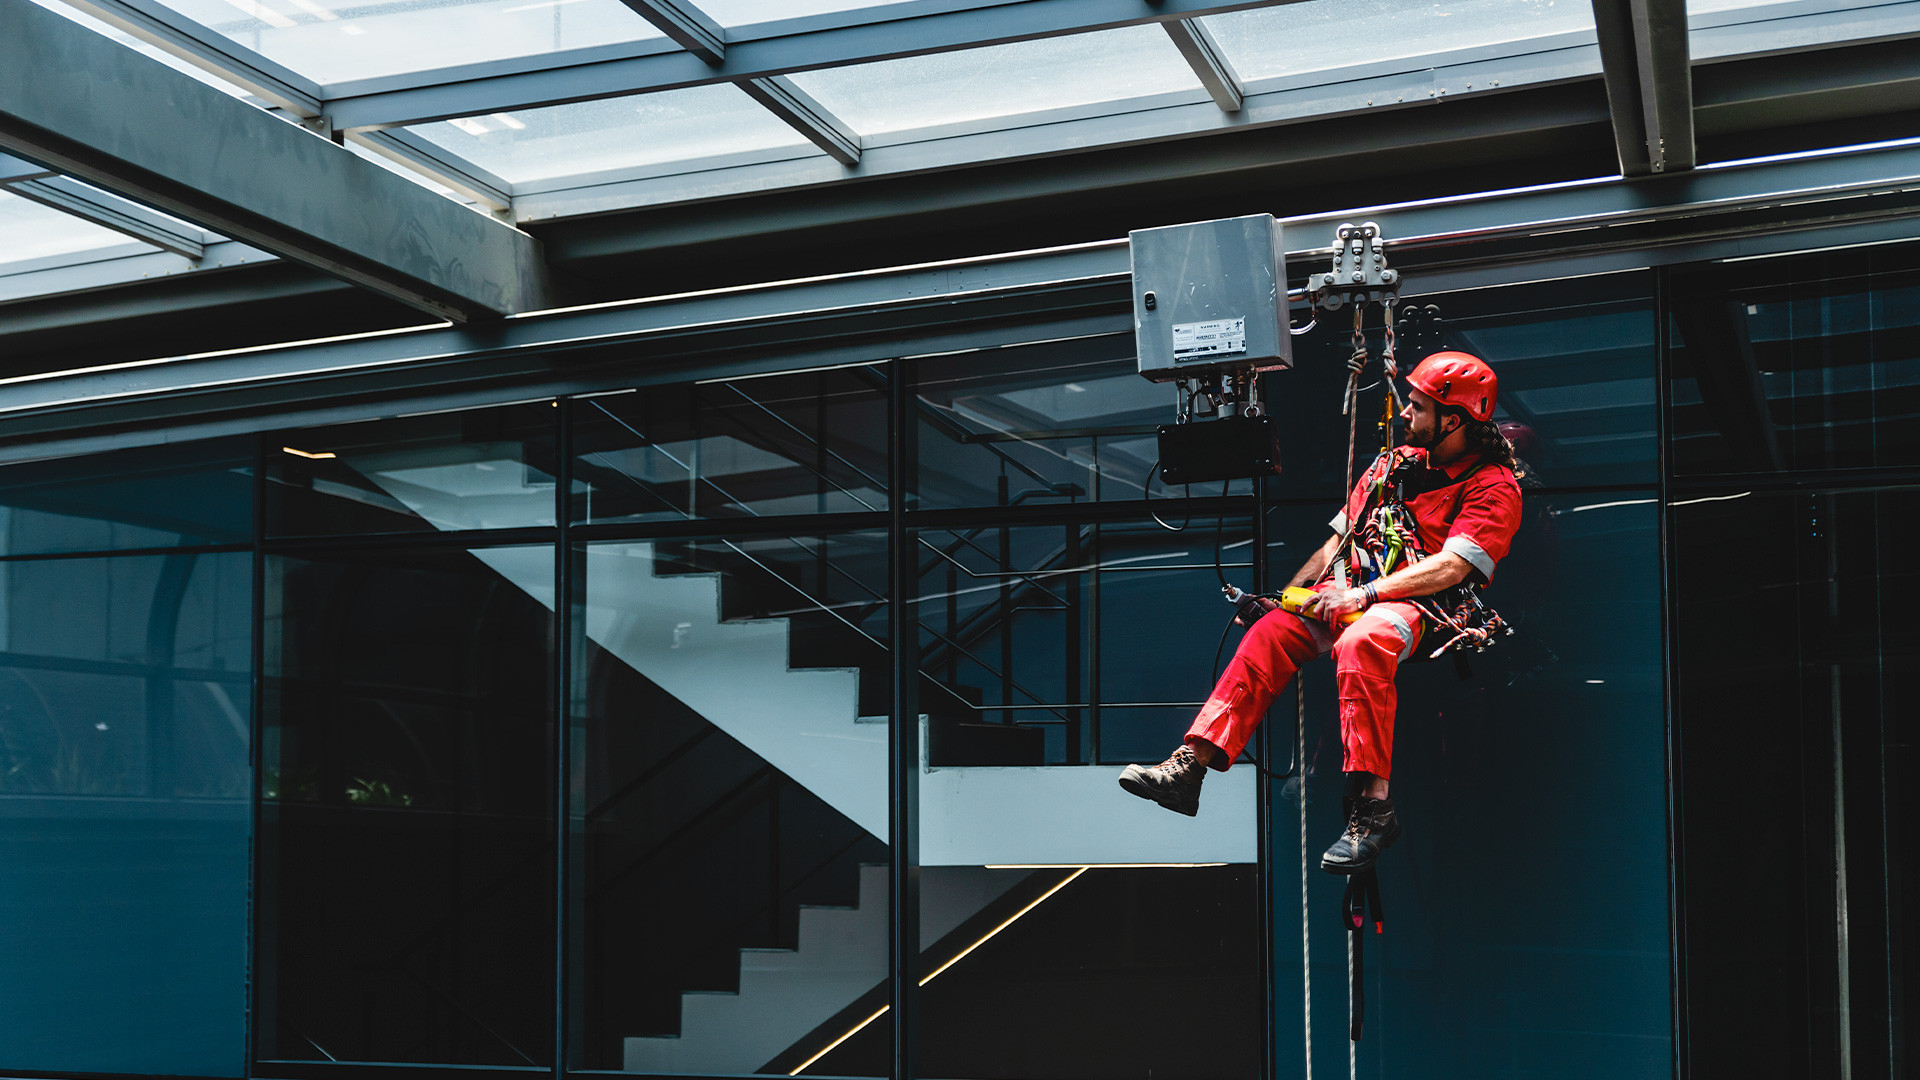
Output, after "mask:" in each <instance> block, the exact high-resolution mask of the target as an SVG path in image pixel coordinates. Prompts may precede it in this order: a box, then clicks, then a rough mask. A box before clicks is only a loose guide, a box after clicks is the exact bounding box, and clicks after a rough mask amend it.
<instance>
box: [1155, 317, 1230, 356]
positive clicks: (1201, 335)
mask: <svg viewBox="0 0 1920 1080" xmlns="http://www.w3.org/2000/svg"><path fill="white" fill-rule="evenodd" d="M1246 351H1247V320H1246V319H1244V318H1242V319H1210V320H1208V321H1207V322H1190V323H1174V324H1173V359H1174V361H1175V362H1179V361H1181V360H1204V359H1207V358H1209V357H1214V356H1232V355H1233V354H1234V353H1243V352H1246Z"/></svg>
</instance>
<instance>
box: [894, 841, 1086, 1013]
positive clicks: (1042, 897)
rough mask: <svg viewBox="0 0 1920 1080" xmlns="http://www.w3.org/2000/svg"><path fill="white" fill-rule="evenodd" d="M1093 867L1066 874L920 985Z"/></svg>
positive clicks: (935, 970)
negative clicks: (1056, 883)
mask: <svg viewBox="0 0 1920 1080" xmlns="http://www.w3.org/2000/svg"><path fill="white" fill-rule="evenodd" d="M1063 869H1064V868H1063ZM1091 869H1093V868H1092V867H1090V866H1082V867H1080V868H1079V869H1078V870H1075V871H1074V872H1073V873H1071V874H1068V875H1067V876H1066V879H1065V880H1063V881H1061V882H1060V884H1058V885H1055V886H1054V887H1053V888H1051V889H1048V890H1047V891H1046V892H1043V893H1041V894H1040V896H1039V898H1038V899H1036V900H1034V901H1033V902H1032V903H1031V904H1028V905H1027V906H1026V907H1023V908H1021V909H1020V910H1019V911H1016V912H1014V913H1013V914H1012V915H1009V916H1007V920H1006V921H1005V922H1003V923H1001V924H1000V925H999V926H996V927H994V928H993V929H991V930H989V931H987V932H986V934H985V935H983V936H982V937H981V938H980V940H979V941H976V942H974V943H973V944H971V945H969V946H967V947H966V948H964V949H961V950H960V953H959V955H958V956H955V957H954V958H953V959H951V960H949V961H947V962H946V963H944V964H941V965H940V966H939V967H937V968H934V969H933V974H931V975H928V976H927V977H926V978H924V979H921V980H920V985H921V986H925V985H927V984H928V983H930V982H932V981H933V979H934V976H935V975H938V974H940V973H941V972H943V971H945V970H947V969H948V968H950V967H952V966H953V965H955V964H957V963H959V962H960V961H962V960H964V959H966V957H967V954H968V953H970V952H972V951H973V950H975V949H977V948H979V947H980V946H982V945H985V944H986V943H987V942H989V941H992V940H993V936H994V935H995V934H998V933H999V932H1000V931H1002V930H1005V929H1006V928H1007V927H1009V926H1012V925H1013V924H1014V923H1015V922H1018V921H1019V919H1020V916H1022V915H1025V914H1026V913H1027V912H1029V911H1032V910H1033V909H1034V908H1037V907H1039V906H1040V905H1041V904H1044V903H1046V901H1047V898H1048V897H1050V896H1052V895H1053V894H1054V893H1057V892H1059V891H1060V890H1061V889H1064V888H1066V887H1067V886H1069V885H1071V884H1073V879H1074V878H1077V877H1079V876H1080V875H1081V874H1084V873H1086V872H1087V871H1088V870H1091Z"/></svg>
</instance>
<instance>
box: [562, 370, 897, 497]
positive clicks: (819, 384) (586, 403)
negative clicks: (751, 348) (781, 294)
mask: <svg viewBox="0 0 1920 1080" xmlns="http://www.w3.org/2000/svg"><path fill="white" fill-rule="evenodd" d="M575 411H576V415H577V416H578V417H579V426H578V428H577V430H576V431H575V433H574V439H575V443H574V446H575V454H576V455H577V456H576V458H575V460H574V475H575V476H576V478H577V483H578V485H579V492H578V493H577V494H576V498H575V501H574V507H575V511H574V512H575V514H576V519H577V520H581V521H587V522H614V521H679V520H683V519H686V518H728V517H765V516H771V515H780V514H812V513H859V512H861V511H867V510H884V509H886V506H887V497H886V486H887V485H886V476H887V395H886V381H885V376H884V375H883V374H882V373H881V369H879V368H877V367H869V366H861V367H851V368H835V369H832V370H827V371H807V372H800V373H798V374H794V375H779V376H773V377H769V378H749V379H736V380H726V381H718V382H710V383H697V384H690V385H682V386H667V387H643V388H641V389H640V390H637V391H635V392H633V393H630V394H615V395H606V396H599V397H589V398H584V399H582V400H581V401H580V403H579V405H578V407H577V409H576V410H575Z"/></svg>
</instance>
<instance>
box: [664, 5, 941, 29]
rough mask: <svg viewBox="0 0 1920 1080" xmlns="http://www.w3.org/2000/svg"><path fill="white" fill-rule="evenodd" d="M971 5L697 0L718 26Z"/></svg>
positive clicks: (862, 16)
mask: <svg viewBox="0 0 1920 1080" xmlns="http://www.w3.org/2000/svg"><path fill="white" fill-rule="evenodd" d="M976 2H977V0H976ZM970 6H972V3H968V2H964V0H963V2H955V0H700V10H701V11H703V12H706V14H707V17H708V18H710V19H712V20H713V21H714V22H717V23H719V24H720V25H721V26H752V25H755V24H758V23H782V22H788V21H792V20H799V19H811V18H814V17H817V16H821V15H839V14H843V13H851V12H859V16H858V19H857V20H855V19H847V20H835V21H836V22H841V21H848V22H850V21H866V22H870V21H872V20H875V19H886V18H892V17H894V16H895V15H907V14H913V15H918V14H923V13H925V12H927V11H950V10H952V9H954V8H956V7H970Z"/></svg>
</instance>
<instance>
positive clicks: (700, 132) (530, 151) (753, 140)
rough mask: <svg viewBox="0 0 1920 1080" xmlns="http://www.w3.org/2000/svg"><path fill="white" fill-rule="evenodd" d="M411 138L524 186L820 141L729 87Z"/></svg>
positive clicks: (425, 129) (503, 119) (450, 126)
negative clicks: (424, 141)
mask: <svg viewBox="0 0 1920 1080" xmlns="http://www.w3.org/2000/svg"><path fill="white" fill-rule="evenodd" d="M409 130H411V131H414V132H417V133H419V134H420V135H421V137H423V138H426V139H428V140H430V141H432V142H434V143H436V144H437V145H439V146H442V147H445V148H446V149H448V150H450V151H452V152H453V153H455V154H458V155H459V156H461V157H463V158H465V159H467V160H468V161H471V162H473V163H474V164H475V165H478V166H480V167H481V168H483V169H486V170H488V171H489V172H492V173H493V174H494V175H496V176H498V177H500V178H501V179H503V180H506V181H507V182H508V183H513V184H521V183H528V182H530V181H535V180H545V179H550V178H553V177H557V176H578V175H584V174H590V173H597V172H605V171H609V170H616V169H621V170H624V169H634V168H638V167H644V166H649V165H664V164H666V163H669V162H675V161H694V160H699V159H702V158H716V157H721V156H724V155H732V154H740V153H746V152H752V151H769V150H791V151H795V152H797V153H807V152H812V151H814V146H813V144H812V143H810V142H808V141H807V140H806V139H805V138H803V137H802V136H801V135H800V133H799V132H797V131H795V130H793V128H791V127H789V126H787V125H786V124H784V123H782V122H781V121H780V120H779V119H778V118H776V117H775V116H774V115H773V114H772V113H770V112H768V111H767V110H765V109H763V108H761V107H760V105H759V104H758V103H757V102H755V101H754V100H753V99H752V98H750V97H748V96H747V95H746V92H745V91H743V90H741V89H740V88H738V87H736V86H733V85H732V84H730V83H718V84H715V85H712V86H695V87H689V88H687V89H685V90H665V91H661V92H660V93H657V94H638V95H634V96H631V97H622V98H605V99H602V100H599V101H583V102H579V103H577V104H573V105H556V106H553V107H552V108H546V109H524V110H521V111H519V112H514V113H495V114H493V115H489V116H473V117H467V118H465V119H460V120H449V121H445V122H443V123H434V124H421V125H419V126H417V127H414V128H410V129H409Z"/></svg>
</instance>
